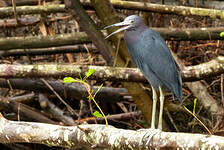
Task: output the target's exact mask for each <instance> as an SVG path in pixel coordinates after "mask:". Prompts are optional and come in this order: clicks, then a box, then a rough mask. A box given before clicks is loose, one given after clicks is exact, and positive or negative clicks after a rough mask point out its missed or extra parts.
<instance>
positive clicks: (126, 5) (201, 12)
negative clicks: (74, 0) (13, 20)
mask: <svg viewBox="0 0 224 150" xmlns="http://www.w3.org/2000/svg"><path fill="white" fill-rule="evenodd" d="M111 4H112V5H113V6H114V7H115V8H118V9H129V10H139V11H147V12H158V13H165V14H176V15H183V16H189V15H194V16H207V17H211V18H219V19H223V18H224V14H223V11H222V10H217V9H206V8H195V7H186V6H172V5H161V4H152V3H145V2H132V1H121V0H111ZM83 5H84V6H88V7H92V6H91V3H90V2H89V1H85V2H83ZM60 12H66V10H65V5H63V4H60V5H45V6H19V7H17V13H18V15H22V14H23V15H27V14H37V13H46V14H49V13H60ZM9 16H13V8H12V7H3V8H0V17H1V18H3V17H9Z"/></svg>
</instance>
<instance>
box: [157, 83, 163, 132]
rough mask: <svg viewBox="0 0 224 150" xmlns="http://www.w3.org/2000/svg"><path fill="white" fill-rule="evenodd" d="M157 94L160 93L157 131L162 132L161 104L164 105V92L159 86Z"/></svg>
mask: <svg viewBox="0 0 224 150" xmlns="http://www.w3.org/2000/svg"><path fill="white" fill-rule="evenodd" d="M159 93H160V97H159V99H160V108H159V124H158V129H160V130H162V122H163V104H164V92H163V89H162V88H161V86H159Z"/></svg>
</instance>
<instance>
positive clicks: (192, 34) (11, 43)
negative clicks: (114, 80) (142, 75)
mask: <svg viewBox="0 0 224 150" xmlns="http://www.w3.org/2000/svg"><path fill="white" fill-rule="evenodd" d="M108 24H109V23H108ZM153 29H154V30H155V31H157V32H159V33H160V34H161V36H163V38H164V39H165V40H174V41H184V40H190V41H191V40H220V39H223V38H221V37H220V35H219V34H220V33H221V32H222V31H224V28H192V29H191V28H188V29H175V28H174V29H169V28H153ZM122 37H123V35H122V36H119V35H118V37H116V36H114V37H111V38H110V39H111V40H112V41H117V40H116V38H122ZM84 43H85V44H87V43H91V40H90V39H89V38H88V36H87V34H86V33H84V32H76V33H72V34H61V35H54V36H27V37H6V38H0V51H4V50H11V49H20V48H22V49H28V48H47V47H48V48H49V47H52V46H64V45H72V44H84ZM120 48H126V46H125V45H122V43H121V44H120ZM97 49H98V50H100V49H102V48H97ZM120 53H121V54H120V55H121V56H122V58H126V59H127V58H129V54H128V53H124V52H120Z"/></svg>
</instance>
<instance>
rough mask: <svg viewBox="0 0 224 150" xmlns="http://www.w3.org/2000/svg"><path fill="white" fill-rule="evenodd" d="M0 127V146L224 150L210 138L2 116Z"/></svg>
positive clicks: (223, 145) (223, 142) (221, 139)
mask: <svg viewBox="0 0 224 150" xmlns="http://www.w3.org/2000/svg"><path fill="white" fill-rule="evenodd" d="M0 126H1V132H0V142H1V143H16V142H20V143H38V144H46V145H48V146H60V147H65V148H71V149H72V148H73V149H74V148H86V149H93V148H95V149H109V150H112V149H125V150H129V149H130V150H131V149H136V150H143V149H151V148H157V149H158V148H164V149H166V148H169V149H177V148H178V149H201V148H204V149H224V137H221V136H214V135H210V136H208V135H203V134H189V133H171V132H162V131H158V130H152V129H141V130H137V131H133V130H124V129H117V128H114V127H112V126H106V125H97V124H95V125H79V126H73V127H66V126H59V125H51V124H43V123H32V122H16V121H9V120H6V119H5V118H3V116H2V115H1V116H0ZM15 131H16V132H15ZM150 136H152V138H150Z"/></svg>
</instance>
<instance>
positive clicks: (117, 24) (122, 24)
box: [104, 21, 131, 39]
mask: <svg viewBox="0 0 224 150" xmlns="http://www.w3.org/2000/svg"><path fill="white" fill-rule="evenodd" d="M120 26H122V28H120V29H118V30H117V31H114V32H112V33H111V34H109V35H108V36H107V37H106V38H105V39H107V38H109V37H110V36H112V35H114V34H116V33H118V32H121V31H124V30H126V29H128V28H130V26H131V23H130V22H124V21H123V22H119V23H116V24H112V25H109V26H106V27H105V28H104V29H108V28H110V27H120Z"/></svg>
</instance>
